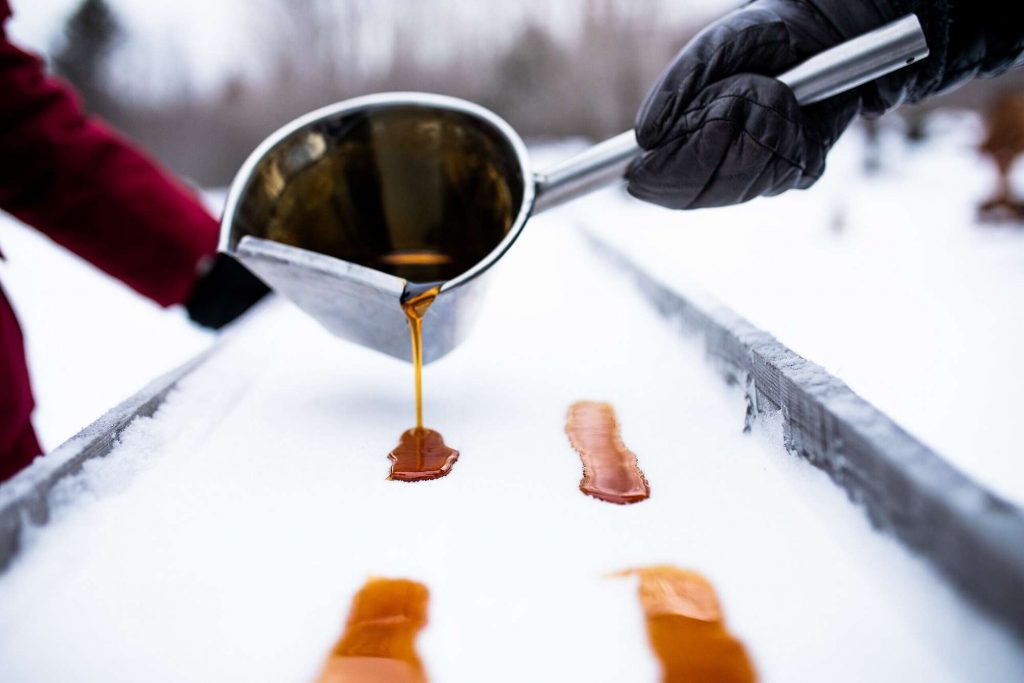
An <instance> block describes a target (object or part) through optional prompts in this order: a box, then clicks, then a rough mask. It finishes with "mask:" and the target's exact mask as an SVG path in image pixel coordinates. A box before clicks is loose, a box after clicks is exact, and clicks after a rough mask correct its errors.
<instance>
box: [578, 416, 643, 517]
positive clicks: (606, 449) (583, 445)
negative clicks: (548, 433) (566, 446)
mask: <svg viewBox="0 0 1024 683" xmlns="http://www.w3.org/2000/svg"><path fill="white" fill-rule="evenodd" d="M565 432H566V434H568V435H569V443H571V444H572V447H573V448H574V449H576V452H577V453H579V455H580V460H581V461H582V462H583V479H581V480H580V490H581V491H583V493H586V494H587V495H589V496H593V497H594V498H599V499H600V500H603V501H606V502H608V503H617V504H619V505H624V504H626V503H638V502H640V501H641V500H644V499H646V498H648V497H650V495H651V489H650V486H649V485H648V484H647V479H646V478H645V477H644V473H643V472H642V471H641V470H640V465H639V463H638V462H637V458H636V455H635V454H634V453H633V452H632V451H630V450H629V449H628V448H626V446H625V444H623V443H622V437H621V436H620V435H619V423H618V420H616V418H615V409H614V408H612V407H611V406H610V405H609V404H607V403H596V402H594V401H580V402H579V403H574V404H573V405H572V407H571V408H569V414H568V416H567V417H566V423H565Z"/></svg>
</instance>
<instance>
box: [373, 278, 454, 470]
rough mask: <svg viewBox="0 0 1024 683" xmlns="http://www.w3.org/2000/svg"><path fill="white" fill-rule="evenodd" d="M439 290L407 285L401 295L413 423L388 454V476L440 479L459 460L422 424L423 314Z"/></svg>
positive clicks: (435, 433)
mask: <svg viewBox="0 0 1024 683" xmlns="http://www.w3.org/2000/svg"><path fill="white" fill-rule="evenodd" d="M440 291H441V287H440V286H439V285H426V286H414V285H408V286H407V287H406V294H405V296H404V297H403V298H402V310H403V311H405V316H406V318H407V319H408V320H409V333H410V335H411V337H412V363H413V368H414V369H415V373H416V426H415V427H414V428H412V429H409V430H407V431H406V432H405V433H404V434H402V436H401V438H400V439H399V442H398V446H396V447H395V449H394V450H393V451H391V452H390V453H388V459H389V460H391V473H390V474H389V475H388V479H397V480H398V481H424V480H429V479H439V478H441V477H443V476H445V475H446V474H448V473H449V472H451V469H452V466H453V465H454V464H455V461H456V460H458V459H459V452H458V451H457V450H455V449H454V448H449V447H448V446H446V445H445V443H444V437H443V436H441V434H440V433H438V432H435V431H434V430H432V429H427V428H425V427H424V426H423V316H424V315H426V313H427V309H429V308H430V306H431V304H433V303H434V301H435V300H436V299H437V295H438V293H439V292H440Z"/></svg>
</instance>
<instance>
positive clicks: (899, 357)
mask: <svg viewBox="0 0 1024 683" xmlns="http://www.w3.org/2000/svg"><path fill="white" fill-rule="evenodd" d="M933 132H934V136H933V138H932V140H931V141H930V142H929V143H927V144H922V145H919V146H916V147H908V146H907V145H906V144H905V143H904V142H903V141H902V139H901V138H900V136H899V135H898V134H897V132H895V131H888V132H887V133H886V135H884V136H883V148H882V150H883V156H882V158H883V168H882V170H881V172H880V173H878V174H877V175H875V176H865V175H864V174H863V172H862V169H861V165H862V160H863V147H862V141H861V139H860V136H859V135H858V131H853V132H851V134H850V135H848V137H847V138H845V139H844V140H843V141H842V143H841V144H840V145H839V147H838V148H837V149H836V150H835V153H834V154H833V155H832V157H830V167H829V171H828V173H827V174H826V175H825V177H824V178H823V179H822V181H821V182H820V183H819V184H818V185H817V186H815V187H814V188H813V189H812V190H810V191H808V192H802V193H790V194H788V195H784V196H782V197H778V198H773V199H768V200H761V201H755V202H752V203H750V204H748V205H745V206H739V207H731V208H728V209H716V210H709V211H700V212H691V213H686V214H680V213H675V212H671V211H665V210H661V209H658V208H656V207H649V206H647V205H644V204H641V203H640V202H636V201H633V200H630V199H629V198H627V197H625V196H624V195H623V194H621V193H616V192H609V193H603V194H602V195H600V196H595V197H593V198H591V199H590V200H588V201H586V202H580V203H578V204H576V205H574V206H573V207H572V214H573V217H574V218H575V219H576V220H577V221H579V223H580V224H582V225H585V226H586V227H587V228H589V229H591V230H592V231H593V232H594V233H595V234H597V235H599V236H600V237H602V238H603V239H605V240H606V241H608V242H610V243H612V244H614V245H615V246H616V247H618V248H619V249H621V250H622V251H623V252H625V253H626V254H628V255H629V256H630V257H631V258H633V259H634V260H635V261H637V262H638V263H640V264H641V265H643V266H645V267H646V268H647V269H648V270H649V271H650V272H651V273H652V274H654V275H655V276H656V277H658V278H659V279H661V280H663V281H664V282H666V283H668V284H670V285H672V286H674V287H675V288H677V289H679V290H681V291H692V290H701V291H704V292H707V293H710V294H711V295H712V296H713V297H714V298H716V299H718V300H720V301H721V302H723V303H725V304H726V305H728V306H730V307H731V308H733V309H734V310H736V311H737V312H738V313H740V314H741V315H743V316H744V317H746V318H748V319H749V320H751V321H752V322H753V323H754V324H755V325H757V326H759V327H761V328H763V329H766V330H768V331H769V332H771V333H772V334H774V335H775V336H776V337H778V338H779V339H780V340H781V341H782V342H783V343H784V344H786V345H787V346H789V347H790V348H792V349H793V350H794V351H796V352H797V353H799V354H801V355H803V356H805V357H807V358H809V359H811V360H813V361H815V362H816V363H819V364H820V365H823V366H824V367H825V368H826V369H827V370H829V372H831V373H832V374H834V375H836V376H838V377H840V378H842V379H843V380H845V381H846V382H847V383H848V384H849V385H850V386H851V387H852V388H853V390H854V391H856V392H858V393H859V394H861V395H862V396H863V397H864V398H866V399H867V400H868V401H870V402H872V403H874V404H875V405H876V406H877V407H879V408H880V409H881V410H883V411H884V412H886V413H888V414H889V415H891V416H892V417H893V418H894V419H895V420H896V421H897V422H898V423H900V424H901V425H902V426H903V427H905V428H907V429H908V430H909V431H910V432H911V433H913V434H914V435H915V436H917V437H918V438H919V439H921V440H923V441H925V442H926V443H928V444H929V445H931V446H932V447H933V448H935V449H937V450H938V451H939V452H940V453H942V454H943V455H945V456H946V457H947V458H948V459H949V460H950V461H951V462H952V463H953V464H955V465H956V466H957V467H959V468H961V469H962V470H963V471H965V472H967V473H968V474H970V475H971V476H973V477H974V478H976V479H978V480H979V481H981V482H983V483H984V484H985V485H986V486H989V487H991V488H993V489H994V490H996V491H998V492H1000V493H1002V494H1003V495H1005V496H1006V497H1008V498H1010V499H1011V500H1014V501H1016V502H1018V503H1021V504H1024V458H1022V457H1021V453H1022V448H1021V444H1020V424H1021V423H1020V396H1019V391H1020V387H1021V386H1022V385H1024V363H1021V359H1020V358H1021V357H1020V354H1021V343H1022V341H1024V225H1018V226H1016V227H1012V226H1005V225H1004V226H992V225H979V224H978V223H977V222H976V221H975V207H976V206H977V204H978V202H979V200H981V199H983V198H987V197H988V196H989V195H990V194H991V192H992V190H993V188H994V180H993V178H994V172H993V170H992V169H991V167H990V166H989V165H988V164H987V163H986V161H985V160H984V159H983V158H981V157H980V156H979V155H978V154H977V152H976V151H975V148H976V146H977V141H978V139H979V135H980V125H979V122H978V121H977V120H976V119H974V118H970V117H968V118H962V117H951V116H946V117H944V118H941V119H939V120H937V121H936V122H935V125H934V126H933ZM1018 170H1019V171H1021V173H1018V174H1017V177H1016V179H1017V180H1018V181H1019V182H1018V183H1017V185H1018V189H1019V191H1020V192H1021V193H1022V194H1024V165H1021V167H1020V168H1019V169H1018ZM627 203H628V205H627ZM1022 542H1024V541H1022Z"/></svg>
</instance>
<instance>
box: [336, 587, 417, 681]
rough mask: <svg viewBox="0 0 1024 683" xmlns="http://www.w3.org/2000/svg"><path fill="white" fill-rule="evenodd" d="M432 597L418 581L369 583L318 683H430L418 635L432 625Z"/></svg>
mask: <svg viewBox="0 0 1024 683" xmlns="http://www.w3.org/2000/svg"><path fill="white" fill-rule="evenodd" d="M429 599H430V593H429V591H428V590H427V587H426V586H424V585H423V584H421V583H417V582H415V581H408V580H405V579H370V580H369V581H367V582H366V584H365V585H364V586H363V587H362V588H361V589H360V590H359V592H358V593H357V594H356V596H355V597H354V598H353V599H352V607H351V609H350V610H349V615H348V622H347V623H346V624H345V632H344V634H342V636H341V640H339V641H338V643H337V644H336V645H335V646H334V648H333V649H332V650H331V653H330V655H328V657H327V663H326V664H325V665H324V669H323V672H322V673H321V674H320V678H319V679H317V683H426V681H427V677H426V673H425V672H424V670H423V662H421V661H420V658H419V655H418V654H417V653H416V636H417V634H419V632H420V630H422V629H423V627H424V626H425V625H426V623H427V603H428V602H429Z"/></svg>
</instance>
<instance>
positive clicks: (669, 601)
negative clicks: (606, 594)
mask: <svg viewBox="0 0 1024 683" xmlns="http://www.w3.org/2000/svg"><path fill="white" fill-rule="evenodd" d="M616 576H638V577H639V578H640V589H639V596H640V604H641V606H642V607H643V610H644V617H645V618H646V620H647V637H648V639H649V640H650V643H651V648H652V649H653V650H654V653H655V655H656V656H657V657H658V660H659V661H660V662H661V669H662V678H661V680H662V681H663V683H691V682H693V681H700V682H701V683H753V681H756V680H757V674H756V673H755V672H754V666H753V664H752V663H751V661H750V657H749V656H748V655H747V652H746V650H745V649H744V647H743V644H742V643H741V642H739V641H738V640H736V639H735V638H734V637H733V636H732V635H731V634H730V633H729V632H728V631H727V630H726V628H725V621H724V617H723V616H722V608H721V606H720V605H719V604H718V596H717V595H715V589H714V588H713V587H712V586H711V584H710V583H709V582H708V580H707V579H705V578H704V577H703V576H701V575H700V574H698V573H696V572H691V571H687V570H685V569H679V568H678V567H671V566H662V567H647V568H643V569H630V570H626V571H624V572H620V573H619V574H617V575H616Z"/></svg>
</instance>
